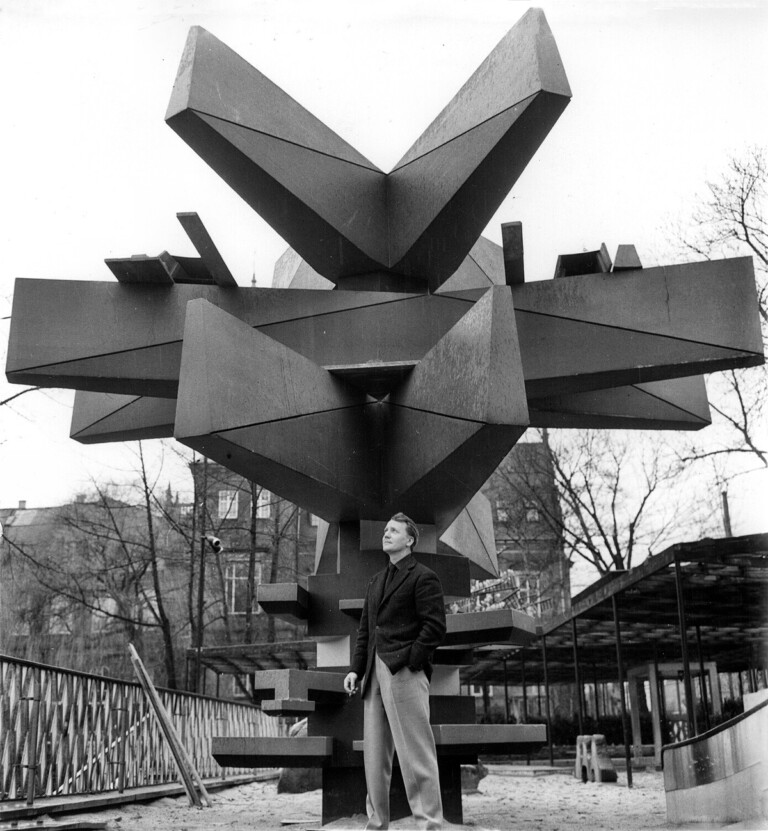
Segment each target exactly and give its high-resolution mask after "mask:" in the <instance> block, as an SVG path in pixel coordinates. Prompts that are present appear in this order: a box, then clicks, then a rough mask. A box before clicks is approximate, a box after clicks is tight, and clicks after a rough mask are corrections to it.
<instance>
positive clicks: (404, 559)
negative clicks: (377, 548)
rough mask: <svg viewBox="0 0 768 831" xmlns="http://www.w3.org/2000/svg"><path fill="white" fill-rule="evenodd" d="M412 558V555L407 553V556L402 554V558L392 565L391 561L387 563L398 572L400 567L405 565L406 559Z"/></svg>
mask: <svg viewBox="0 0 768 831" xmlns="http://www.w3.org/2000/svg"><path fill="white" fill-rule="evenodd" d="M412 556H413V555H412V554H411V552H410V551H409V552H408V553H407V554H404V555H403V556H402V557H400V558H399V559H398V560H397V561H396V562H394V563H393V562H392V560H391V559H390V560H389V562H390V563H391V564H392V565H393V566H394V567H395V568H396V569H397V570H398V571H399V570H400V567H401V566H404V565H406V564H407V561H408V558H409V557H412Z"/></svg>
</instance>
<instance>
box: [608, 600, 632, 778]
mask: <svg viewBox="0 0 768 831" xmlns="http://www.w3.org/2000/svg"><path fill="white" fill-rule="evenodd" d="M611 603H612V605H613V631H614V634H615V637H616V664H617V668H618V674H619V694H620V698H621V730H622V733H623V735H624V758H625V759H626V762H627V787H628V788H631V787H632V754H631V753H630V750H629V725H628V724H627V695H626V693H625V691H624V660H623V657H622V654H621V628H620V627H619V603H618V600H617V599H616V595H615V594H614V595H612V596H611Z"/></svg>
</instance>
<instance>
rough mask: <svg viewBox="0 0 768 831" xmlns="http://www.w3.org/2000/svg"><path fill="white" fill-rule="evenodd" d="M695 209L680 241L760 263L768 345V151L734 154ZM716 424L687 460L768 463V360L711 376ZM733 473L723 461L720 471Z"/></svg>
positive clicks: (703, 251) (691, 249)
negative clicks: (741, 154) (767, 207)
mask: <svg viewBox="0 0 768 831" xmlns="http://www.w3.org/2000/svg"><path fill="white" fill-rule="evenodd" d="M707 190H708V195H707V197H706V198H705V200H704V202H703V204H702V205H701V206H700V207H699V208H698V210H697V211H696V212H695V213H694V215H693V217H692V220H691V223H690V227H688V228H686V230H678V231H677V232H676V238H677V239H676V241H675V242H676V245H677V247H678V248H679V249H680V250H681V251H682V252H684V253H685V255H686V256H689V255H690V254H691V253H694V254H696V255H698V256H700V257H704V258H706V259H714V258H719V257H724V256H733V255H751V256H752V258H753V261H754V264H755V275H756V278H757V295H758V305H759V313H760V319H761V324H762V331H763V343H764V345H768V224H767V223H766V216H765V201H766V194H767V193H768V162H767V161H766V151H765V150H764V149H762V148H759V147H753V148H750V149H749V150H747V151H746V152H745V154H744V155H743V157H740V158H733V159H731V160H730V162H729V163H728V167H727V169H726V171H725V173H724V174H723V175H722V177H721V178H720V179H719V180H718V181H717V182H711V183H708V184H707ZM708 388H709V392H710V407H711V409H712V412H713V427H712V428H710V429H708V430H707V431H706V433H705V434H704V435H703V437H702V438H703V441H695V442H691V443H690V445H689V446H688V447H687V449H686V451H685V452H684V454H683V459H684V460H685V461H699V460H702V459H709V460H717V459H720V458H722V459H723V460H725V461H727V460H730V461H732V462H736V463H737V467H739V468H741V469H742V470H743V464H738V463H739V461H742V462H744V463H752V464H753V465H754V464H757V466H758V467H764V468H768V409H766V408H767V407H768V405H767V404H766V399H767V398H768V371H766V367H765V366H760V367H752V368H749V369H738V370H731V371H728V372H724V373H718V374H717V375H714V376H710V378H709V379H708ZM729 475H732V473H731V474H728V473H725V472H724V469H723V468H722V467H720V472H719V476H720V477H722V478H724V479H726V480H727V478H728V476H729Z"/></svg>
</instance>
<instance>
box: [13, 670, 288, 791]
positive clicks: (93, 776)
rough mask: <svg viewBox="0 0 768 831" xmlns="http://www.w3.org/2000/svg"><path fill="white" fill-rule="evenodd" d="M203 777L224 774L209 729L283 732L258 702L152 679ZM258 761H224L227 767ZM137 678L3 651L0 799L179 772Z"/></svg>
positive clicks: (136, 783) (165, 779) (123, 784)
mask: <svg viewBox="0 0 768 831" xmlns="http://www.w3.org/2000/svg"><path fill="white" fill-rule="evenodd" d="M158 692H159V693H160V696H161V698H162V701H163V705H164V706H165V708H166V710H167V711H168V713H169V714H170V716H171V719H172V721H173V724H174V727H175V728H176V730H177V732H178V734H179V736H180V737H181V741H182V742H183V744H184V746H185V748H186V750H187V753H188V754H189V756H190V757H191V759H192V761H193V762H194V765H195V767H196V768H197V770H198V772H199V773H200V775H201V776H202V777H203V778H224V770H223V768H221V767H219V765H218V764H217V763H216V761H215V759H214V758H213V756H211V739H212V737H213V736H243V737H245V736H278V735H287V725H286V723H285V722H284V721H283V719H279V718H273V717H271V716H266V715H264V714H263V713H262V712H261V710H259V709H258V708H257V707H253V706H250V705H248V704H239V703H237V702H232V701H221V700H218V699H216V698H211V697H208V696H203V695H195V694H193V693H185V692H176V691H172V690H164V689H159V690H158ZM258 772H263V771H260V770H259V771H254V770H252V769H248V770H236V769H233V768H227V771H226V773H227V775H233V776H234V775H238V774H243V773H258ZM179 781H180V777H179V775H178V771H177V769H176V764H175V762H174V760H173V755H172V754H171V751H170V748H169V747H168V746H167V744H166V742H165V741H164V739H163V737H162V734H161V731H160V729H159V726H158V724H157V721H156V719H155V717H154V715H153V713H152V712H151V711H150V706H149V703H148V701H147V700H146V698H145V696H144V693H143V692H142V689H141V687H140V686H139V684H134V683H130V682H127V681H118V680H115V679H112V678H103V677H102V676H99V675H89V674H86V673H81V672H74V671H72V670H66V669H60V668H58V667H51V666H46V665H44V664H36V663H33V662H31V661H23V660H20V659H17V658H9V657H5V656H2V655H0V802H1V801H4V800H22V799H26V802H27V804H28V805H32V804H33V802H34V800H35V799H36V798H37V797H43V796H65V795H76V794H93V793H103V792H106V791H118V792H120V793H122V792H123V791H124V790H126V789H130V788H138V787H144V786H147V785H161V784H166V783H174V782H179Z"/></svg>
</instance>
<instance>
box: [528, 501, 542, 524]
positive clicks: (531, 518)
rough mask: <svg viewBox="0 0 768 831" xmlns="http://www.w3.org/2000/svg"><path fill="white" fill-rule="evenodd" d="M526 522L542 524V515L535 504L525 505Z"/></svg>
mask: <svg viewBox="0 0 768 831" xmlns="http://www.w3.org/2000/svg"><path fill="white" fill-rule="evenodd" d="M525 521H526V522H540V521H541V514H539V509H538V507H537V506H536V503H535V502H526V503H525Z"/></svg>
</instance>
